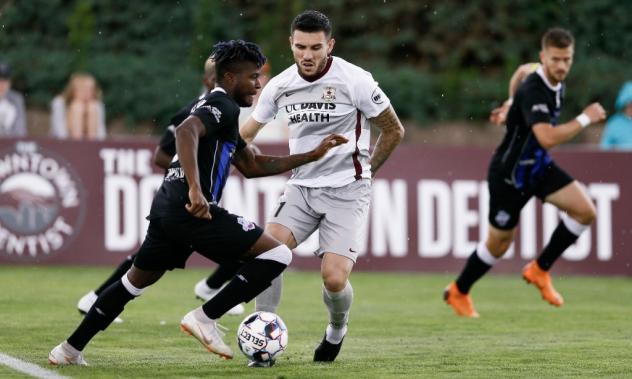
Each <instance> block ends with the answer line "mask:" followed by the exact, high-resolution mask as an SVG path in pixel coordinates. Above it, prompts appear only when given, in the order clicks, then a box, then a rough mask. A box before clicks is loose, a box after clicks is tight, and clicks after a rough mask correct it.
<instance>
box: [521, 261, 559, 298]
mask: <svg viewBox="0 0 632 379" xmlns="http://www.w3.org/2000/svg"><path fill="white" fill-rule="evenodd" d="M522 277H523V278H524V280H525V281H526V282H527V283H530V284H533V285H534V286H536V287H537V288H538V289H539V290H540V293H541V294H542V298H543V299H544V300H546V301H547V302H548V303H549V304H551V305H555V306H556V307H559V306H561V305H562V304H564V299H563V298H562V295H560V294H559V292H557V291H556V290H555V288H553V283H552V282H551V275H549V273H548V272H547V271H544V270H542V269H541V268H540V266H538V264H537V262H536V261H531V262H529V263H527V265H526V266H524V268H523V269H522Z"/></svg>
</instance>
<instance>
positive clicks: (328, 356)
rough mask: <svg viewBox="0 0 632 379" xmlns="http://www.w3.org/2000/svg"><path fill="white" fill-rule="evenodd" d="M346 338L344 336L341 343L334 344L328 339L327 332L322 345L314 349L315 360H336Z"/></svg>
mask: <svg viewBox="0 0 632 379" xmlns="http://www.w3.org/2000/svg"><path fill="white" fill-rule="evenodd" d="M344 340H345V339H344V337H342V340H341V341H340V343H339V344H333V343H331V342H328V341H327V334H326V333H325V336H324V337H323V340H322V341H321V342H320V345H318V347H316V350H314V362H333V361H334V360H336V357H337V356H338V353H340V348H341V347H342V343H343V342H344Z"/></svg>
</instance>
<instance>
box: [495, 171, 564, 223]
mask: <svg viewBox="0 0 632 379" xmlns="http://www.w3.org/2000/svg"><path fill="white" fill-rule="evenodd" d="M573 181H574V179H573V178H572V177H571V176H570V175H569V174H567V173H566V171H564V170H562V169H561V168H560V167H559V166H558V165H556V164H555V163H554V162H551V163H550V164H549V165H548V166H547V167H546V168H545V169H544V173H543V174H542V177H541V178H540V179H539V180H538V182H537V183H536V184H535V185H533V186H531V187H528V188H521V189H517V188H516V187H514V186H513V185H512V184H510V183H509V179H508V178H507V177H506V176H505V175H503V174H501V173H499V172H498V171H496V170H494V169H490V170H489V172H488V174H487V185H488V187H489V217H488V220H489V223H490V224H491V225H492V226H494V227H495V228H497V229H501V230H511V229H513V228H515V227H516V225H517V224H518V221H519V220H520V211H521V210H522V208H523V207H524V206H525V204H527V202H528V201H529V199H531V197H532V196H534V195H535V196H536V197H537V198H538V199H540V200H541V201H544V199H545V198H546V197H547V196H549V195H550V194H552V193H554V192H557V191H558V190H560V189H562V188H563V187H565V186H567V185H568V184H570V183H572V182H573Z"/></svg>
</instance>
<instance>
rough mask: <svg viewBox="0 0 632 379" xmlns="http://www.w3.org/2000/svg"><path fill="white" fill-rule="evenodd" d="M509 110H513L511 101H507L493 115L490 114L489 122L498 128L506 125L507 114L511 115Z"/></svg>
mask: <svg viewBox="0 0 632 379" xmlns="http://www.w3.org/2000/svg"><path fill="white" fill-rule="evenodd" d="M509 108H511V101H510V100H505V102H504V103H503V105H501V106H500V107H498V108H495V109H494V110H492V113H490V114H489V121H490V122H491V123H492V124H494V125H496V126H500V125H502V124H504V123H505V121H506V120H507V113H509Z"/></svg>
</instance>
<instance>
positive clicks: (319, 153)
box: [309, 134, 349, 161]
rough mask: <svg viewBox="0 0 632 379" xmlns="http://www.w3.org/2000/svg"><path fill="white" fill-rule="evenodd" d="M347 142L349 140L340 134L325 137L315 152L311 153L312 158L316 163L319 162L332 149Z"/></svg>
mask: <svg viewBox="0 0 632 379" xmlns="http://www.w3.org/2000/svg"><path fill="white" fill-rule="evenodd" d="M347 142H349V140H348V139H347V138H346V137H343V136H341V135H340V134H330V135H329V136H327V137H325V138H324V139H323V140H322V141H321V142H320V144H319V145H318V146H317V147H316V148H315V149H314V150H312V151H310V152H309V154H310V157H311V158H312V159H313V160H315V161H316V160H319V159H320V158H322V157H323V156H324V155H325V154H327V152H328V151H329V150H331V149H332V148H334V147H336V146H339V145H342V144H344V143H347Z"/></svg>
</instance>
